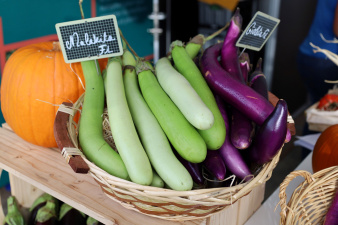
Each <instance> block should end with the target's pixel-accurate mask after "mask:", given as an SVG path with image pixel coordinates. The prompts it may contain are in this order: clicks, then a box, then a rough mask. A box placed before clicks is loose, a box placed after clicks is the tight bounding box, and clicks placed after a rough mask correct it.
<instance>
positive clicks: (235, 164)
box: [215, 95, 252, 181]
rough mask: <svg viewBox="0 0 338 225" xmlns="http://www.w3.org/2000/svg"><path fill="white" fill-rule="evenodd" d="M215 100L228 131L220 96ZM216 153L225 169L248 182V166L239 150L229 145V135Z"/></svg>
mask: <svg viewBox="0 0 338 225" xmlns="http://www.w3.org/2000/svg"><path fill="white" fill-rule="evenodd" d="M215 98H216V102H217V105H218V107H219V110H220V111H221V114H222V116H223V119H224V122H225V127H226V130H229V128H230V124H229V119H228V114H227V112H226V109H225V105H224V103H223V101H222V99H221V97H220V96H218V95H215ZM218 151H219V153H220V155H221V156H222V158H223V160H224V164H225V166H226V168H227V169H229V170H230V171H231V172H232V173H233V174H234V175H236V176H237V177H238V178H240V179H245V180H246V181H248V180H249V179H250V178H251V177H252V176H251V175H252V173H251V171H250V169H249V167H248V165H247V164H246V162H245V161H244V159H243V157H242V155H241V154H240V152H239V150H238V149H237V148H235V147H234V146H233V144H232V143H231V140H230V135H229V134H227V135H226V137H225V141H224V143H223V145H222V147H221V148H220V149H219V150H218Z"/></svg>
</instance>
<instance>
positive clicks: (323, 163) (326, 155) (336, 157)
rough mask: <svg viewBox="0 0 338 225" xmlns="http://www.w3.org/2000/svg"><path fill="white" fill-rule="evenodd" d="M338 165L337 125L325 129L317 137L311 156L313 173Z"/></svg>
mask: <svg viewBox="0 0 338 225" xmlns="http://www.w3.org/2000/svg"><path fill="white" fill-rule="evenodd" d="M337 165H338V124H335V125H331V126H329V127H328V128H326V129H325V130H324V131H323V132H322V133H321V134H320V136H319V138H318V140H317V142H316V144H315V146H314V148H313V155H312V169H313V172H314V173H315V172H318V171H319V170H322V169H325V168H328V167H331V166H337Z"/></svg>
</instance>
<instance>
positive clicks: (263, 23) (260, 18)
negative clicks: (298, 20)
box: [236, 11, 280, 51]
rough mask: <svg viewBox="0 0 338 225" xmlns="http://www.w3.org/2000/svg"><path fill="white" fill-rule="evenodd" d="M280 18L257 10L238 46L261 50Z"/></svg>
mask: <svg viewBox="0 0 338 225" xmlns="http://www.w3.org/2000/svg"><path fill="white" fill-rule="evenodd" d="M279 22H280V20H279V19H277V18H275V17H272V16H269V15H267V14H265V13H262V12H259V11H258V12H256V14H255V16H254V17H253V18H252V19H251V21H250V23H249V25H248V26H247V27H246V28H245V30H244V32H243V33H242V35H241V36H240V38H239V39H238V41H237V43H236V46H237V47H242V48H247V49H252V50H255V51H260V50H261V48H262V47H263V46H264V44H265V43H266V41H267V40H268V39H269V37H270V36H271V34H272V32H273V31H274V30H275V29H276V27H277V26H278V24H279Z"/></svg>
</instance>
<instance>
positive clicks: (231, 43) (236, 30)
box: [221, 8, 245, 83]
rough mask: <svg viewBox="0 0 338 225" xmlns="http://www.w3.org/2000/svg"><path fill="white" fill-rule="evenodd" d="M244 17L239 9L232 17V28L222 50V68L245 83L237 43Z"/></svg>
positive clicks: (226, 36) (230, 27)
mask: <svg viewBox="0 0 338 225" xmlns="http://www.w3.org/2000/svg"><path fill="white" fill-rule="evenodd" d="M242 21H243V19H242V16H241V15H240V13H239V8H237V10H236V12H235V14H234V15H233V16H232V18H231V21H230V26H229V29H228V31H227V34H226V35H225V38H224V42H223V45H222V49H221V65H222V67H223V68H224V69H225V70H226V71H227V72H228V73H229V74H230V75H231V76H233V77H234V78H235V79H238V80H239V81H240V82H242V83H244V82H245V81H244V78H243V76H242V71H241V68H240V63H239V59H238V54H237V53H238V47H237V46H236V42H237V40H238V38H239V36H240V34H241V29H242Z"/></svg>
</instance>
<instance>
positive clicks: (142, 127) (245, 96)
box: [79, 9, 291, 191]
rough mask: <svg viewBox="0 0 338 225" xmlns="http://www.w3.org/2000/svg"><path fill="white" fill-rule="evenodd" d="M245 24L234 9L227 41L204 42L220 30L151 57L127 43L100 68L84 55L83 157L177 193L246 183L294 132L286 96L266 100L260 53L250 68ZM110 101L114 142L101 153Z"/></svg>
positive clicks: (126, 176)
mask: <svg viewBox="0 0 338 225" xmlns="http://www.w3.org/2000/svg"><path fill="white" fill-rule="evenodd" d="M241 26H242V17H241V15H240V12H239V9H238V10H236V12H235V13H234V15H233V17H232V18H231V21H230V23H229V26H228V27H227V28H228V30H227V34H226V35H225V37H224V40H222V41H221V42H218V43H216V44H212V45H210V46H209V47H208V48H206V49H203V45H204V43H205V42H206V41H207V40H210V39H211V38H215V35H216V34H218V33H219V32H220V31H221V30H222V29H221V30H220V31H218V32H216V33H215V34H212V35H211V36H209V37H207V38H205V37H204V36H203V35H197V36H195V37H194V38H193V39H192V40H191V41H189V42H188V43H187V44H184V43H183V42H182V41H180V40H176V41H173V42H172V43H171V46H170V49H169V52H168V54H167V55H166V56H164V57H160V59H159V60H158V61H157V62H155V63H152V62H150V61H148V60H145V59H144V58H141V57H139V56H137V54H136V53H135V52H134V51H133V49H132V48H131V46H130V45H129V44H128V42H126V40H124V41H125V42H124V45H125V46H124V51H123V55H122V56H115V57H112V58H110V59H109V61H108V63H107V66H106V67H105V68H103V75H101V74H98V73H97V71H96V70H95V68H94V66H93V62H90V61H89V62H82V66H83V70H84V72H85V73H84V75H85V81H86V84H87V85H88V86H87V87H86V92H85V99H84V104H83V108H82V115H81V119H80V130H79V139H80V145H81V147H82V149H83V152H84V154H85V156H87V157H88V159H89V160H90V161H92V162H94V163H95V164H96V165H98V166H99V167H101V168H103V169H104V170H106V171H107V172H109V173H110V174H112V175H115V176H118V177H120V178H123V179H127V180H129V179H130V180H131V181H132V182H134V183H137V184H140V185H147V186H155V187H159V188H169V189H173V190H177V191H188V190H192V189H194V188H210V187H216V186H217V187H221V186H227V185H233V183H234V184H236V183H237V182H249V181H250V179H252V178H253V177H254V176H255V175H256V174H257V173H258V172H259V171H260V168H262V165H264V163H266V162H269V161H270V160H272V158H273V157H274V156H275V155H276V154H277V153H278V152H279V150H280V149H281V148H282V146H283V144H284V143H285V142H286V141H287V140H289V139H290V138H291V136H290V132H288V130H287V120H286V118H287V116H288V111H287V104H286V102H285V101H284V100H279V102H278V103H277V104H276V105H273V104H271V103H270V102H269V99H268V89H267V85H266V80H265V77H264V74H263V72H262V59H259V60H258V63H257V65H256V68H255V70H254V71H251V65H250V58H249V54H248V53H246V52H242V53H240V51H239V49H238V47H236V41H237V39H238V38H239V36H240V34H241V32H242V30H241ZM93 85H94V86H93ZM87 91H88V93H87ZM86 98H87V99H86ZM88 99H89V100H88ZM94 99H95V100H94ZM88 105H91V106H88ZM104 107H106V109H107V112H108V113H107V114H108V119H109V124H110V130H111V133H112V138H113V140H114V146H107V147H105V150H104V151H102V149H101V148H102V147H104V146H106V143H104V140H102V137H101V134H102V132H101V133H100V130H102V126H101V125H99V123H102V118H101V117H100V115H101V114H102V110H103V108H104ZM94 115H95V116H94ZM95 126H96V127H95ZM91 127H93V128H91ZM88 130H90V131H88ZM99 133H100V134H99ZM89 134H90V135H89ZM94 134H95V135H94ZM88 135H89V136H88ZM94 147H95V148H94ZM98 147H99V148H100V152H101V151H102V153H100V154H98V151H99V150H98V149H99V148H98ZM113 147H114V150H115V151H114V150H113ZM244 149H245V150H244ZM108 150H109V151H108ZM110 157H111V158H113V159H110ZM110 160H114V161H116V162H117V163H116V162H114V163H113V162H111V163H109V161H110ZM229 178H230V179H229Z"/></svg>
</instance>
